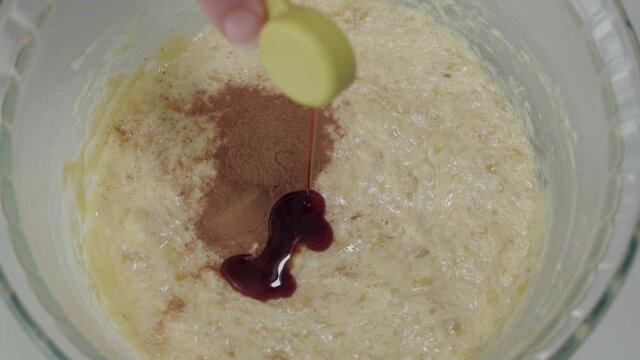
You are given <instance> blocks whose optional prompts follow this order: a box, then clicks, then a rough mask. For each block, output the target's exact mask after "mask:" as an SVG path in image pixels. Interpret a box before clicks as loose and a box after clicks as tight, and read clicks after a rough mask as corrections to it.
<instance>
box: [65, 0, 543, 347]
mask: <svg viewBox="0 0 640 360" xmlns="http://www.w3.org/2000/svg"><path fill="white" fill-rule="evenodd" d="M304 3H305V4H306V5H309V6H314V7H317V8H320V9H321V10H323V11H324V12H326V13H328V14H329V15H330V16H332V17H333V18H334V19H335V20H336V21H337V22H338V24H339V25H340V26H341V28H342V29H344V30H345V31H346V33H347V34H348V36H349V38H350V40H351V42H352V44H353V47H354V49H355V52H356V57H357V61H358V66H359V69H358V76H357V80H356V82H355V83H354V85H353V86H352V87H351V88H350V89H348V90H347V91H346V92H345V93H344V94H343V95H342V96H341V97H339V98H338V100H337V101H336V103H335V105H334V114H335V117H336V118H337V119H338V120H339V121H340V123H341V126H342V128H343V132H344V136H342V137H340V138H337V141H336V144H335V151H334V154H333V156H334V160H333V162H332V163H331V164H330V165H329V167H328V168H327V169H326V170H325V171H324V172H323V173H322V174H320V176H319V178H318V181H317V184H316V185H317V186H316V189H317V190H318V191H319V192H321V193H322V194H323V195H324V196H325V198H326V200H327V219H328V220H329V222H330V223H331V224H332V226H333V230H334V233H335V243H334V244H333V245H332V247H331V248H330V249H329V250H328V251H327V252H324V253H313V252H309V251H303V252H302V253H300V254H299V255H298V256H297V258H296V261H295V263H294V266H293V271H292V272H293V275H294V277H295V278H296V280H297V282H298V290H297V292H296V293H295V294H294V296H293V297H291V298H289V299H282V300H276V301H270V302H264V303H263V302H259V301H256V300H253V299H251V298H248V297H245V296H243V295H241V294H239V293H237V292H235V291H233V290H231V288H230V287H229V285H228V284H227V283H226V282H225V281H224V280H223V279H222V278H221V277H220V276H219V275H218V274H217V273H215V272H213V271H211V267H212V266H211V264H215V263H217V262H219V261H220V260H221V259H219V258H218V256H217V255H216V254H215V253H212V252H211V251H209V250H207V249H206V248H205V247H204V245H202V244H201V243H200V242H199V241H198V240H197V239H196V237H195V234H194V221H195V220H196V219H197V218H198V216H199V214H200V211H201V210H202V203H201V201H200V200H201V196H202V190H203V184H207V183H209V182H210V181H211V179H212V178H213V177H214V176H215V174H216V169H214V168H212V164H211V162H210V161H204V160H203V159H204V158H205V157H206V156H205V155H206V154H208V153H210V152H211V151H212V149H211V148H210V146H208V144H211V142H212V141H213V142H215V137H216V129H215V128H213V125H212V123H211V122H210V121H206V119H199V118H193V117H189V118H187V117H185V116H184V115H182V114H181V113H180V112H177V111H174V110H175V106H176V104H180V103H183V102H184V101H188V99H189V98H190V97H192V96H193V94H194V92H195V91H197V90H199V89H205V90H206V91H208V92H215V91H216V90H218V89H220V88H222V87H223V86H224V85H225V84H226V83H227V82H232V83H234V84H241V85H261V86H266V87H271V84H270V83H269V82H268V80H267V79H266V76H265V74H264V73H263V71H262V70H261V67H260V64H259V61H258V58H257V55H256V54H253V53H246V52H242V51H240V52H239V51H235V50H234V49H233V48H231V47H230V46H229V45H227V44H226V43H225V42H224V41H223V40H222V39H221V38H220V37H219V36H218V35H217V34H215V33H214V32H212V31H209V30H207V31H205V32H204V33H202V34H200V35H198V36H197V37H196V38H195V39H193V40H191V39H185V38H173V39H171V40H169V41H168V42H167V44H166V45H165V46H163V47H162V48H161V49H159V50H158V52H157V54H156V55H155V56H153V57H151V58H150V59H149V60H148V61H147V62H145V64H143V65H141V67H140V68H139V69H138V70H136V71H132V72H129V73H124V74H120V75H117V76H115V77H114V78H113V79H111V80H110V81H109V84H108V86H107V89H106V93H105V95H104V97H103V99H102V100H101V102H100V103H99V104H98V105H97V106H96V109H95V116H94V119H93V127H92V130H91V132H90V134H89V136H88V139H87V142H86V144H85V146H84V147H83V149H82V152H81V155H80V156H79V158H78V159H77V160H76V161H74V162H73V163H71V164H69V165H68V168H67V175H68V176H69V178H70V179H71V181H72V184H74V185H75V186H76V187H77V189H78V191H77V199H76V201H77V207H78V211H79V212H80V214H81V216H82V222H83V225H84V228H85V229H86V231H85V233H84V234H83V235H82V238H81V239H79V241H80V245H81V249H82V251H83V252H84V254H85V256H86V259H87V261H86V268H87V272H88V275H89V277H90V279H91V281H92V284H93V286H94V287H95V289H96V293H97V296H98V298H99V299H100V301H101V302H102V303H104V305H105V308H106V310H107V312H108V314H109V315H110V317H111V318H112V319H113V320H114V322H115V323H116V324H117V326H118V328H119V329H120V330H121V332H122V333H123V336H125V338H126V339H127V340H129V342H130V343H131V344H132V346H134V348H135V349H136V350H137V351H138V352H139V354H140V356H141V357H143V358H171V359H222V358H238V359H262V358H267V359H282V358H288V359H304V358H308V359H345V358H354V359H359V358H365V359H366V358H372V359H389V358H395V359H400V358H405V359H411V358H416V359H426V358H428V359H468V358H474V357H475V356H476V355H477V354H478V353H479V352H480V351H481V350H482V349H484V348H485V347H486V346H488V345H489V344H490V341H491V339H492V338H493V337H495V336H496V334H497V333H498V332H499V331H501V330H502V328H503V324H504V323H505V321H506V320H507V319H508V318H509V316H510V315H511V314H512V313H513V312H514V306H515V305H516V303H517V302H518V300H519V299H520V298H521V296H522V294H523V293H524V292H525V290H526V288H527V284H528V281H529V280H530V276H531V273H532V271H533V270H534V268H535V265H536V262H537V258H536V255H537V249H539V248H540V246H541V244H542V243H543V241H544V233H545V231H544V230H543V229H542V228H543V226H542V224H544V223H545V221H544V213H545V212H544V209H545V205H546V204H545V202H544V201H543V198H542V189H541V188H540V185H539V183H538V180H537V169H536V164H535V162H534V155H533V152H532V148H531V145H530V144H529V142H528V140H527V138H526V136H525V133H524V130H523V128H522V127H521V122H520V121H519V119H517V118H516V116H515V112H514V111H513V109H512V108H511V106H510V104H509V103H508V101H507V100H506V98H505V96H504V94H503V92H502V91H501V89H500V88H498V86H497V85H496V83H495V82H494V80H493V79H492V78H491V76H490V75H489V74H488V72H487V71H486V69H485V68H484V67H483V66H482V64H481V62H480V61H479V60H478V59H477V58H476V57H475V56H474V55H473V54H472V53H471V51H470V50H469V49H468V48H467V46H466V45H465V44H464V42H462V41H461V40H460V39H458V38H457V37H456V36H454V35H453V34H452V33H451V32H449V31H448V30H447V29H446V28H443V27H441V26H440V25H437V24H435V23H433V22H432V21H431V20H430V19H429V18H428V17H427V15H426V14H422V13H420V12H418V11H411V10H408V9H404V8H400V7H399V6H397V5H393V4H392V3H391V2H389V1H382V0H373V1H372V0H367V1H365V0H350V1H340V0H308V1H304ZM184 169H187V170H186V171H185V170H184ZM90 183H91V184H92V185H91V187H90V188H88V186H89V185H88V184H90ZM85 192H88V193H89V196H88V197H84V195H83V194H84V193H85Z"/></svg>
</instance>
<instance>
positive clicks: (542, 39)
mask: <svg viewBox="0 0 640 360" xmlns="http://www.w3.org/2000/svg"><path fill="white" fill-rule="evenodd" d="M399 2H401V3H405V4H407V6H414V5H416V4H418V3H421V4H422V5H423V6H427V7H428V8H429V11H430V12H431V13H432V14H433V16H434V18H436V19H437V20H439V21H443V22H446V23H447V24H448V25H449V26H450V27H452V28H453V29H454V30H455V31H457V32H459V33H460V34H461V35H462V36H463V37H465V38H466V39H467V40H468V42H469V43H470V45H471V47H472V48H473V50H474V51H475V52H476V53H477V54H478V55H479V56H481V57H482V58H483V59H484V60H485V62H486V63H487V67H488V69H489V70H490V71H491V72H493V73H494V75H495V76H496V78H497V79H499V81H500V82H502V83H503V84H504V85H505V88H506V89H510V90H509V91H507V93H508V95H509V96H510V98H511V101H513V102H514V103H516V104H518V105H520V106H518V108H520V109H522V111H526V112H527V114H526V115H528V118H530V119H531V121H529V122H527V123H526V124H525V126H526V127H527V130H528V132H529V134H530V138H531V141H532V143H533V144H534V148H535V150H536V155H537V158H538V161H539V163H540V168H541V170H542V171H541V176H540V177H541V179H540V180H541V182H542V183H543V184H544V185H545V188H546V190H547V193H548V195H549V200H550V203H551V207H552V216H551V218H550V221H549V229H550V230H549V231H550V236H549V240H548V243H547V244H546V246H545V247H544V249H543V250H542V254H541V259H542V260H541V264H540V266H539V268H538V269H537V271H536V274H535V276H534V280H533V282H532V284H531V285H530V289H529V291H528V294H527V296H526V298H525V299H524V300H523V302H522V306H521V309H520V311H519V312H518V314H516V316H515V317H514V320H513V321H512V322H511V323H510V324H509V326H507V330H506V331H504V333H503V334H502V335H501V337H500V338H499V339H497V341H496V344H495V345H494V346H493V347H491V348H489V349H487V351H486V352H485V353H484V354H482V355H483V356H484V357H485V358H489V359H516V358H517V359H523V358H527V359H529V358H530V359H547V358H558V359H560V358H567V357H568V356H570V354H571V353H572V352H573V351H574V350H575V349H576V348H577V347H578V346H579V345H580V344H581V343H582V342H583V341H584V339H585V338H586V337H587V336H588V334H589V333H590V332H591V330H592V329H593V327H594V326H595V324H596V323H597V322H598V320H599V318H600V317H601V316H602V315H603V314H604V312H605V311H606V309H607V308H608V306H609V305H610V304H611V301H612V299H613V298H614V297H615V295H616V294H617V292H618V291H619V289H620V286H621V284H622V282H623V280H624V278H625V276H626V274H627V272H628V270H629V268H630V266H631V263H632V261H633V258H634V254H635V252H636V249H637V247H638V228H637V225H638V218H639V216H638V214H639V207H640V103H639V101H640V78H639V75H640V74H639V73H638V54H640V47H638V41H637V39H636V37H635V35H634V31H633V29H632V28H631V25H630V23H629V20H628V18H627V16H626V14H625V9H624V7H623V6H622V4H621V3H620V2H619V1H617V0H538V1H531V0H511V1H501V0H483V1H480V0H448V1H414V0H407V1H399ZM469 19H473V21H468V20H469ZM205 24H206V21H205V20H204V18H203V17H202V16H201V15H200V14H199V12H198V11H197V9H196V8H195V5H194V4H193V2H192V1H188V0H135V1H134V0H112V1H103V0H0V117H1V121H2V123H1V128H0V174H1V176H0V191H1V194H2V209H3V215H4V216H2V218H1V219H0V269H1V270H0V294H1V295H2V298H3V299H4V300H5V302H6V303H7V304H8V305H9V307H10V309H11V310H12V312H13V313H14V314H15V316H16V317H17V318H18V319H19V321H20V323H21V324H22V326H23V327H24V329H25V330H26V331H27V332H28V333H29V335H31V338H32V339H33V341H34V342H35V343H36V344H38V346H39V347H40V348H41V349H42V350H43V352H44V353H45V354H46V355H47V356H48V357H50V358H53V359H65V358H73V359H85V358H95V359H99V358H130V357H135V355H134V354H133V353H132V352H131V351H130V350H129V348H128V347H127V345H126V343H125V342H124V341H123V340H122V339H121V338H120V337H119V335H118V334H117V333H116V332H115V331H114V330H113V328H112V327H111V326H110V325H109V322H108V320H107V318H106V316H105V315H104V313H103V311H102V310H101V308H100V306H99V304H97V303H96V302H95V300H93V298H92V296H91V290H90V288H89V286H88V283H87V280H86V279H85V278H84V277H83V276H82V273H81V271H79V270H78V261H80V259H79V258H78V255H77V254H78V251H77V249H75V248H74V246H75V245H74V242H73V241H71V240H70V239H71V238H72V236H71V235H72V231H73V230H74V226H68V225H67V224H75V223H77V221H74V215H73V213H72V212H70V211H68V209H69V208H70V203H69V197H68V196H66V195H65V192H64V188H63V186H62V175H61V171H62V165H63V164H64V162H65V161H66V160H69V159H72V158H73V157H74V156H75V155H76V153H77V151H78V148H79V144H80V143H81V141H82V140H83V138H84V136H85V132H86V129H87V119H88V114H89V112H90V109H91V104H93V102H94V101H95V100H96V99H97V98H98V97H99V95H100V86H99V84H100V83H101V80H103V79H104V77H105V76H107V75H109V74H111V73H113V72H115V71H117V70H119V69H121V68H125V67H130V66H131V65H132V64H135V63H136V62H138V61H140V60H141V59H142V58H143V57H144V56H145V55H146V54H148V53H150V52H151V51H152V50H153V49H154V48H155V47H156V46H157V45H158V44H159V43H160V41H161V40H162V39H164V38H165V37H166V36H167V35H168V34H170V33H172V32H174V31H182V32H184V31H187V32H191V33H195V32H196V31H198V30H199V29H201V28H202V27H203V26H204V25H205ZM124 41H129V43H130V44H134V46H135V50H134V51H131V52H129V53H128V55H126V56H125V55H120V56H117V55H114V54H115V52H114V47H113V46H112V45H114V44H118V43H120V44H122V43H123V42H124ZM116 52H117V51H116ZM516 89H517V90H516ZM77 230H78V229H75V231H77Z"/></svg>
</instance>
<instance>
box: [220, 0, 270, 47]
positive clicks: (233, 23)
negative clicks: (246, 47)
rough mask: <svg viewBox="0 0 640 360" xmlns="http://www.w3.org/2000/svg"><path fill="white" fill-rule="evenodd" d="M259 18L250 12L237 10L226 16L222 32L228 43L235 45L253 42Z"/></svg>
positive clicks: (258, 28)
mask: <svg viewBox="0 0 640 360" xmlns="http://www.w3.org/2000/svg"><path fill="white" fill-rule="evenodd" d="M260 22H261V20H260V18H259V17H258V16H257V15H256V14H254V13H252V12H251V11H248V10H244V9H238V10H235V11H232V12H231V13H229V14H227V16H226V17H225V19H224V22H223V26H222V31H224V34H225V35H226V36H227V38H228V39H229V41H231V42H233V43H236V44H248V43H251V42H254V41H255V40H256V38H257V36H258V32H259V30H260Z"/></svg>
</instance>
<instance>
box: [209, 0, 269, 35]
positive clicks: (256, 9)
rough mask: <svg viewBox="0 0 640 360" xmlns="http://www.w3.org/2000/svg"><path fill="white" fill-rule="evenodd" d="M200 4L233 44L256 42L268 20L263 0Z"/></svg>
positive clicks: (213, 1)
mask: <svg viewBox="0 0 640 360" xmlns="http://www.w3.org/2000/svg"><path fill="white" fill-rule="evenodd" d="M198 4H199V5H200V7H201V8H202V10H203V11H204V13H205V14H206V15H207V17H208V18H209V19H210V20H211V22H213V24H214V25H215V26H216V27H217V28H218V30H219V31H220V32H221V33H222V35H223V36H224V37H225V38H227V40H229V42H231V43H233V44H239V45H242V44H249V43H252V42H254V41H255V40H256V39H257V38H258V34H259V33H260V29H261V28H262V25H264V23H265V21H266V19H267V12H266V10H265V7H264V3H263V0H198Z"/></svg>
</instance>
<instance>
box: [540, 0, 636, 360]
mask: <svg viewBox="0 0 640 360" xmlns="http://www.w3.org/2000/svg"><path fill="white" fill-rule="evenodd" d="M611 2H612V3H613V4H614V7H615V9H616V11H617V12H618V14H619V16H620V19H621V20H622V22H623V24H624V26H625V30H626V34H627V36H628V38H629V42H630V43H631V47H632V49H633V52H634V54H633V55H634V58H635V60H636V66H637V67H640V40H639V39H638V33H637V32H636V29H635V28H634V26H633V24H632V23H631V19H630V17H629V14H628V13H627V10H626V9H625V7H624V4H623V3H622V0H612V1H611ZM639 246H640V216H639V218H638V219H636V225H635V230H634V231H633V233H632V236H631V239H629V244H628V245H627V250H626V251H625V253H624V257H623V258H622V259H621V262H620V264H619V265H618V267H617V269H616V271H615V273H614V275H613V277H612V278H611V280H610V281H609V283H608V284H607V287H606V288H605V290H604V292H603V293H602V295H601V296H600V298H599V299H598V301H597V302H596V303H595V305H594V306H593V307H592V309H591V310H590V311H589V314H587V316H586V317H585V318H584V319H583V320H582V321H581V322H580V324H579V325H578V326H577V327H576V328H575V330H574V331H573V332H572V334H571V335H569V337H568V338H567V339H566V340H565V341H564V342H563V344H562V345H561V346H560V348H558V350H557V351H556V352H555V353H554V354H553V355H551V357H550V359H552V360H564V359H568V358H570V357H571V356H572V355H573V354H574V353H575V352H576V351H577V350H578V348H579V347H580V345H581V344H582V343H584V342H585V341H586V340H587V339H588V338H589V336H590V335H591V333H592V332H593V330H594V329H595V327H596V326H597V325H598V323H600V320H601V319H602V318H603V317H604V315H605V314H606V313H607V311H608V310H609V308H611V305H613V303H614V300H615V299H616V297H617V295H618V293H619V292H620V290H621V289H622V287H623V285H624V282H625V280H626V278H627V276H628V275H629V272H630V271H631V269H632V268H633V264H634V262H635V259H636V255H637V252H638V247H639ZM604 257H606V253H605V254H603V258H604ZM601 261H602V259H601Z"/></svg>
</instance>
